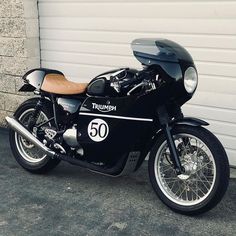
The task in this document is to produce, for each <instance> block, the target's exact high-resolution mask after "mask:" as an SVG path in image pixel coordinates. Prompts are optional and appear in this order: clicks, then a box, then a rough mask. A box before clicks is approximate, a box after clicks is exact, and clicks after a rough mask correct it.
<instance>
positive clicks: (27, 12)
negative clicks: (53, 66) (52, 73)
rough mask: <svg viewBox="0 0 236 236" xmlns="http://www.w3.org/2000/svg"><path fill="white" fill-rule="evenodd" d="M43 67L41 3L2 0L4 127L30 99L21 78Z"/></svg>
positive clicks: (0, 118) (0, 101)
mask: <svg viewBox="0 0 236 236" xmlns="http://www.w3.org/2000/svg"><path fill="white" fill-rule="evenodd" d="M39 66H40V47H39V23H38V7H37V0H0V126H5V125H6V123H5V120H4V118H5V116H6V115H11V114H12V113H13V112H14V110H15V109H16V108H17V106H18V105H19V104H20V103H22V102H23V101H24V100H25V99H27V98H28V96H29V95H26V94H22V93H19V92H18V89H19V88H20V87H21V85H22V84H23V83H22V80H21V76H22V75H23V74H24V73H25V72H26V71H27V70H29V69H31V68H35V67H39Z"/></svg>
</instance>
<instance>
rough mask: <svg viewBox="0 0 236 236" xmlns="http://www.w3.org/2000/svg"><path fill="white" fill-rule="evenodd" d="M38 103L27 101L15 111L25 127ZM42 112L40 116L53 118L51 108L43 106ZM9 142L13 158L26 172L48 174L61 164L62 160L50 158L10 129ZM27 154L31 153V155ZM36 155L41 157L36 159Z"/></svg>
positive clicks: (15, 114)
mask: <svg viewBox="0 0 236 236" xmlns="http://www.w3.org/2000/svg"><path fill="white" fill-rule="evenodd" d="M37 102H38V98H33V99H29V100H27V101H25V102H24V103H23V104H21V105H20V106H19V107H18V109H17V110H16V111H15V113H14V117H15V118H16V119H17V120H18V121H20V122H21V123H23V124H24V125H25V126H27V122H26V123H25V122H24V120H23V119H24V118H25V117H26V118H27V116H29V115H30V114H31V113H32V112H33V110H34V108H35V106H36V104H37ZM40 112H41V113H40V116H43V117H44V118H45V119H49V118H51V117H53V114H52V109H51V106H47V105H45V106H43V107H42V109H41V111H40ZM26 118H25V119H26ZM39 118H41V117H39ZM50 124H51V125H52V126H53V123H52V122H50ZM9 141H10V146H11V150H12V153H13V156H14V157H15V159H16V161H17V162H18V163H19V164H20V165H21V166H22V167H23V168H24V169H25V170H27V171H29V172H31V173H35V174H43V173H46V172H48V171H50V170H52V169H53V168H55V167H56V166H57V165H58V164H59V163H60V160H58V159H52V158H51V157H48V156H47V155H45V154H44V153H43V152H42V151H41V150H40V149H39V148H37V147H34V145H33V144H31V143H30V142H29V141H27V140H26V139H24V138H22V137H21V136H20V135H18V134H17V133H16V132H15V131H14V130H12V129H10V131H9ZM27 149H28V150H27ZM32 150H33V153H32ZM27 152H31V153H30V154H29V153H27ZM34 153H35V155H34ZM36 153H37V155H39V158H36Z"/></svg>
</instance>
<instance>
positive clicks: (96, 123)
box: [88, 119, 109, 142]
mask: <svg viewBox="0 0 236 236" xmlns="http://www.w3.org/2000/svg"><path fill="white" fill-rule="evenodd" d="M108 133H109V127H108V124H107V122H106V121H104V120H102V119H94V120H92V121H91V122H90V123H89V125H88V135H89V137H90V138H91V139H92V140H93V141H95V142H101V141H103V140H104V139H105V138H106V137H107V135H108Z"/></svg>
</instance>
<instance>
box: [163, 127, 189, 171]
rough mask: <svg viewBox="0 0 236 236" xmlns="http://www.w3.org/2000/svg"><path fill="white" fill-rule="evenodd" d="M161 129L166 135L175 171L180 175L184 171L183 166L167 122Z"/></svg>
mask: <svg viewBox="0 0 236 236" xmlns="http://www.w3.org/2000/svg"><path fill="white" fill-rule="evenodd" d="M163 131H164V133H165V136H166V140H167V144H168V146H169V150H170V155H171V159H172V162H173V164H174V168H175V171H176V173H177V175H180V174H182V173H184V168H183V167H182V165H181V163H180V159H179V154H178V151H177V149H176V146H175V142H174V139H173V136H172V134H171V132H170V131H171V127H170V126H169V125H168V124H166V125H165V126H164V127H163Z"/></svg>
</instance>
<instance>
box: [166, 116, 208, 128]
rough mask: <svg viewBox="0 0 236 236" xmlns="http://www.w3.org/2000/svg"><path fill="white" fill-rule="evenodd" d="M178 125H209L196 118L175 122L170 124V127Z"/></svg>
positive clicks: (185, 118)
mask: <svg viewBox="0 0 236 236" xmlns="http://www.w3.org/2000/svg"><path fill="white" fill-rule="evenodd" d="M176 125H191V126H207V125H209V123H207V122H206V121H204V120H200V119H198V118H194V117H184V118H182V119H180V120H174V121H172V122H171V123H170V126H172V127H173V126H176Z"/></svg>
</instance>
